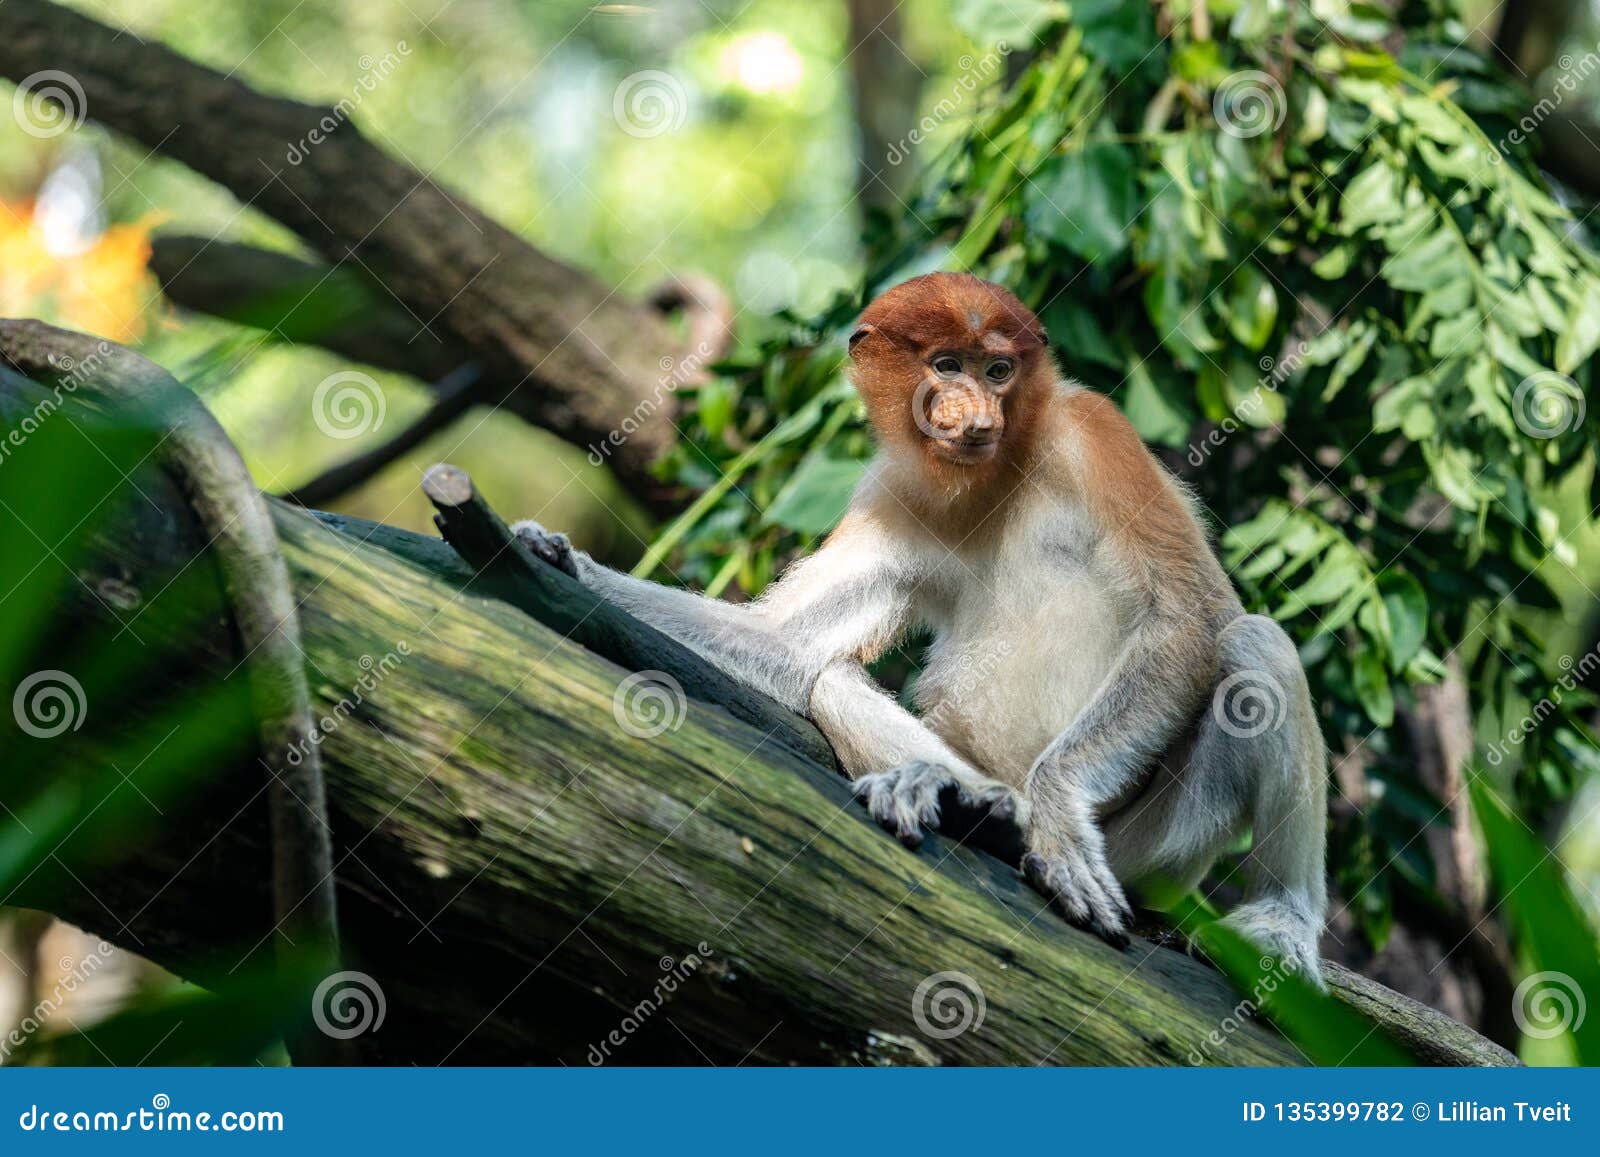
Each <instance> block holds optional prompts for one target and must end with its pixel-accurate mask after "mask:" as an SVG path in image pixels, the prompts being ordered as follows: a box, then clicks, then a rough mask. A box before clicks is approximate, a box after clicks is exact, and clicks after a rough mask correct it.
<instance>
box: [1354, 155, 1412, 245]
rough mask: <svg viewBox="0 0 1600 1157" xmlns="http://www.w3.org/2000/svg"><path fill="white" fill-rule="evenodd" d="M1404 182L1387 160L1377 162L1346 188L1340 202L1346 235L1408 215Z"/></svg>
mask: <svg viewBox="0 0 1600 1157" xmlns="http://www.w3.org/2000/svg"><path fill="white" fill-rule="evenodd" d="M1402 188H1403V182H1402V179H1401V176H1400V174H1399V173H1397V172H1396V171H1395V170H1394V169H1392V168H1390V167H1389V164H1388V162H1387V161H1375V162H1373V163H1372V164H1371V165H1369V166H1367V167H1366V168H1365V169H1363V170H1362V171H1361V172H1360V173H1358V174H1357V175H1356V178H1355V180H1353V181H1351V182H1350V184H1348V185H1347V186H1345V190H1344V195H1343V196H1342V197H1341V198H1340V199H1339V218H1340V219H1339V228H1340V230H1341V231H1342V232H1344V233H1345V234H1346V235H1349V234H1352V233H1355V232H1357V231H1359V230H1361V229H1364V228H1366V227H1368V226H1370V225H1382V224H1385V223H1387V222H1389V221H1394V220H1397V219H1398V218H1399V217H1400V216H1401V214H1402V213H1403V212H1404V207H1403V206H1402V204H1401V200H1400V193H1401V189H1402Z"/></svg>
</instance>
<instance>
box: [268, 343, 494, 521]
mask: <svg viewBox="0 0 1600 1157" xmlns="http://www.w3.org/2000/svg"><path fill="white" fill-rule="evenodd" d="M434 388H435V389H436V390H437V391H438V394H439V399H438V401H436V402H434V404H433V405H432V406H431V407H429V408H428V410H427V412H425V413H423V414H422V415H421V416H420V417H418V418H417V419H416V421H414V422H412V423H411V424H410V425H409V426H407V427H406V428H405V429H404V430H401V431H400V433H398V434H396V435H395V436H394V437H393V438H390V439H389V440H388V441H387V442H384V443H383V444H381V445H379V446H375V447H373V448H372V449H371V450H368V451H367V452H366V453H365V454H358V455H356V456H355V457H354V458H351V459H349V460H348V461H346V462H341V463H339V464H338V465H337V466H333V467H331V468H329V469H328V470H325V471H323V472H322V473H321V474H319V475H317V476H316V477H315V478H313V479H312V480H311V481H310V482H307V483H306V484H305V485H304V486H297V487H295V488H294V489H293V490H291V491H289V492H288V493H287V494H284V495H283V496H282V498H283V500H284V501H285V502H292V503H294V505H296V506H325V505H327V504H328V503H330V502H332V501H333V500H334V499H336V498H338V497H339V496H340V495H342V494H345V493H347V492H349V491H351V490H353V489H355V488H356V487H357V486H359V485H361V484H362V483H363V482H365V481H366V480H367V479H369V478H371V477H372V476H373V475H374V474H376V473H377V472H378V471H380V470H382V469H383V468H384V467H385V466H387V465H389V463H391V462H393V461H394V460H395V459H397V458H399V457H400V456H401V455H402V454H404V453H405V452H406V451H407V450H411V449H413V448H415V447H417V446H420V445H421V444H422V443H423V442H425V441H427V440H428V438H430V437H431V436H433V435H434V434H435V433H437V432H438V431H440V430H442V429H444V428H445V427H446V426H448V425H449V424H450V423H451V422H454V421H455V420H456V419H457V418H459V417H460V416H461V415H462V414H463V413H465V412H466V411H467V410H469V409H470V408H471V407H472V406H473V405H474V404H475V403H476V402H477V401H479V399H480V396H481V390H480V388H479V383H478V370H477V367H476V366H474V365H471V364H468V365H465V366H462V367H461V368H460V369H458V370H455V371H453V372H452V373H451V374H450V375H449V376H448V377H446V378H445V379H444V380H443V381H440V382H438V383H437V384H436V385H435V387H434Z"/></svg>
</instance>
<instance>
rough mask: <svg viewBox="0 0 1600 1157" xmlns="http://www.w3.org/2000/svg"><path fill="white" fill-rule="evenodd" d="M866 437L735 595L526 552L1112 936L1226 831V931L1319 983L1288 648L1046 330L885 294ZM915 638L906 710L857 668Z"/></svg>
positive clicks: (910, 827) (1189, 881)
mask: <svg viewBox="0 0 1600 1157" xmlns="http://www.w3.org/2000/svg"><path fill="white" fill-rule="evenodd" d="M850 360H851V373H852V378H853V380H854V382H855V385H856V388H857V390H858V391H859V392H860V394H861V397H862V399H863V401H864V402H865V403H866V407H867V412H868V414H869V416H870V418H871V421H872V425H873V427H874V429H875V431H876V433H877V437H878V440H879V444H880V449H879V453H878V455H877V457H876V458H875V459H874V460H873V462H872V464H871V466H870V468H869V469H868V470H867V473H866V475H865V477H864V478H863V480H862V482H861V484H860V486H859V488H858V489H857V491H856V493H855V496H854V498H853V500H852V502H851V505H850V508H849V511H848V512H847V513H846V515H845V517H844V519H843V521H842V522H841V523H840V525H839V527H838V529H836V530H835V531H834V532H833V534H832V535H830V536H829V538H828V540H827V542H826V543H825V544H824V545H823V546H822V548H821V549H820V550H818V551H817V552H816V553H815V554H813V555H812V556H811V557H809V558H805V559H802V560H800V561H799V562H796V563H795V564H794V565H793V566H791V567H790V568H789V569H788V571H787V572H786V573H785V574H784V575H783V577H782V579H781V580H780V581H778V582H777V583H775V584H774V585H773V586H772V587H771V588H770V589H769V590H768V591H767V592H766V593H765V594H763V595H762V597H761V598H760V599H758V600H757V601H755V602H753V603H749V604H745V605H734V604H730V603H725V602H721V601H718V600H714V599H707V598H704V597H702V596H699V595H696V594H692V593H690V592H688V591H685V590H678V589H673V588H669V587H665V586H661V585H659V584H656V583H651V582H647V581H642V580H638V579H634V578H631V577H629V576H626V575H623V574H619V573H617V572H615V571H612V570H609V569H607V568H606V567H603V566H601V565H599V564H597V563H595V562H594V561H593V560H592V559H590V558H589V557H588V556H587V555H585V554H583V553H581V552H578V551H574V550H572V549H571V548H570V547H569V546H568V544H567V542H566V539H565V538H564V537H563V536H561V535H553V534H549V533H548V532H546V531H544V530H543V529H542V528H540V527H539V526H538V525H537V524H533V523H524V524H522V525H521V526H520V527H519V533H520V534H522V535H523V537H524V538H525V539H526V540H527V541H528V542H529V543H530V544H531V545H532V546H533V547H534V548H535V550H536V551H537V552H538V553H539V554H540V555H541V556H542V557H544V558H545V559H546V560H547V561H549V562H551V563H553V564H554V565H557V566H560V567H562V568H563V569H565V570H567V571H568V573H571V574H574V575H575V576H576V577H577V578H578V579H579V580H580V581H582V582H583V583H584V584H585V585H586V586H589V587H591V588H592V589H594V590H595V591H597V592H598V593H600V594H601V595H603V596H604V597H605V598H607V599H610V600H612V601H613V602H616V603H618V604H619V605H621V606H623V607H625V608H627V609H628V610H629V611H631V612H632V613H634V614H635V615H638V616H639V617H640V618H642V619H645V620H646V621H648V622H651V623H653V624H655V625H656V626H657V627H659V628H661V629H662V630H664V631H666V632H668V633H670V634H671V635H672V636H673V637H675V638H677V639H680V640H682V641H683V642H684V643H685V644H686V645H687V646H689V647H690V648H692V649H693V650H695V651H696V652H698V653H699V654H701V655H703V656H704V657H705V658H706V659H708V660H710V661H711V662H713V663H715V664H717V665H718V666H720V667H722V668H723V669H724V670H726V671H727V672H728V673H729V674H731V675H733V676H734V677H736V678H738V679H741V680H743V681H744V682H746V683H749V684H751V685H752V686H754V687H757V688H759V689H761V690H762V691H765V692H766V693H767V694H769V695H771V696H773V697H774V698H776V699H778V700H779V701H781V702H782V703H784V704H786V705H787V706H789V707H790V708H792V709H794V710H796V711H799V712H802V713H804V714H806V715H808V716H810V717H811V718H812V719H813V720H814V721H815V722H816V724H817V726H818V727H820V728H821V729H822V731H823V733H824V734H826V735H827V737H828V738H829V740H830V741H832V743H833V745H834V748H835V749H836V750H837V752H838V754H839V757H840V760H841V762H842V763H843V765H844V767H845V769H846V770H847V772H848V774H849V775H850V776H851V778H852V779H853V780H854V781H855V788H856V794H857V796H858V797H859V798H860V799H861V800H863V801H864V802H865V803H866V805H867V807H868V809H869V810H870V811H871V813H872V815H873V816H874V817H875V818H876V819H877V820H878V822H879V823H880V824H882V825H883V826H884V827H885V828H887V829H888V830H889V831H891V832H893V833H894V834H895V835H897V836H898V837H899V838H900V839H901V840H903V841H905V842H906V843H908V844H912V845H915V844H916V843H917V842H919V841H920V840H921V838H922V835H923V832H924V831H925V830H927V829H937V828H938V826H939V822H940V796H941V793H944V795H945V799H946V800H947V801H949V800H952V799H955V800H958V801H959V802H960V804H961V805H962V806H963V807H965V808H968V809H973V808H978V809H982V808H987V809H988V811H989V814H992V815H995V816H998V817H1000V818H1003V819H1004V818H1008V819H1012V820H1014V821H1015V822H1016V823H1017V824H1019V825H1020V826H1021V828H1022V830H1023V833H1024V836H1025V839H1026V842H1027V847H1028V851H1027V854H1026V855H1025V856H1024V858H1023V861H1022V867H1023V873H1024V875H1025V876H1026V877H1027V879H1028V880H1029V882H1030V883H1032V884H1033V885H1034V886H1035V887H1036V888H1038V889H1039V890H1040V891H1041V892H1042V893H1043V894H1044V895H1046V896H1048V897H1049V898H1050V899H1051V900H1052V901H1054V903H1055V904H1056V906H1057V907H1058V908H1059V909H1060V911H1061V912H1062V914H1063V915H1065V916H1066V918H1067V919H1068V920H1070V921H1072V922H1074V923H1076V924H1079V925H1081V926H1083V927H1086V928H1088V929H1091V930H1093V931H1094V932H1097V933H1098V934H1099V935H1101V936H1102V937H1104V938H1105V939H1106V940H1108V941H1110V942H1112V943H1114V944H1123V943H1126V939H1127V932H1126V930H1127V927H1128V924H1129V921H1130V918H1131V910H1130V908H1129V905H1128V901H1127V898H1126V894H1125V891H1124V890H1125V889H1133V890H1135V891H1139V890H1141V889H1150V888H1153V887H1154V886H1155V885H1156V884H1157V883H1160V884H1163V885H1166V886H1169V887H1171V886H1176V887H1180V888H1187V887H1192V886H1193V885H1194V884H1195V883H1196V882H1198V880H1199V879H1200V877H1201V876H1202V875H1203V874H1204V873H1205V871H1206V870H1207V868H1209V867H1210V865H1211V864H1212V862H1213V861H1214V860H1215V859H1216V857H1217V856H1218V855H1219V853H1221V852H1222V851H1223V849H1224V848H1226V847H1227V846H1228V845H1229V843H1230V842H1231V841H1233V840H1234V839H1235V838H1236V837H1237V836H1239V835H1240V834H1241V833H1242V832H1243V831H1244V830H1245V829H1246V828H1247V827H1248V828H1253V836H1254V843H1253V848H1252V852H1251V857H1250V859H1251V869H1252V870H1251V873H1250V883H1249V887H1248V892H1247V895H1246V897H1245V901H1244V903H1242V904H1241V905H1240V906H1239V907H1238V908H1237V909H1236V910H1235V911H1234V912H1233V913H1232V914H1231V915H1230V916H1229V918H1228V919H1229V922H1230V923H1231V924H1232V925H1233V926H1234V927H1235V928H1236V929H1237V930H1238V931H1240V932H1242V933H1244V934H1245V935H1247V936H1249V937H1251V938H1252V939H1254V940H1255V941H1257V942H1258V943H1259V944H1261V945H1262V946H1263V947H1265V948H1267V949H1269V950H1271V951H1273V952H1275V953H1277V954H1279V955H1280V956H1281V957H1282V958H1283V959H1284V960H1285V962H1286V963H1287V964H1288V965H1289V966H1290V967H1293V968H1295V969H1297V970H1299V971H1300V972H1301V973H1302V974H1303V975H1306V976H1309V977H1310V978H1312V979H1314V980H1317V979H1320V969H1319V957H1318V953H1317V941H1318V937H1319V935H1320V933H1321V930H1322V924H1323V918H1324V911H1325V908H1326V902H1327V901H1326V890H1325V886H1324V879H1323V874H1324V864H1323V857H1324V843H1325V830H1324V829H1325V812H1326V793H1327V785H1326V752H1325V750H1324V746H1323V741H1322V736H1321V733H1320V731H1319V729H1318V726H1317V719H1316V714H1315V711H1314V709H1313V707H1312V704H1311V697H1310V693H1309V691H1308V689H1307V685H1306V678H1305V673H1304V670H1303V669H1302V667H1301V664H1300V659H1299V655H1298V654H1297V652H1296V650H1295V647H1294V645H1293V643H1292V642H1291V641H1290V639H1289V637H1288V636H1287V635H1286V634H1285V633H1284V631H1283V629H1282V628H1281V627H1279V626H1278V624H1277V623H1275V622H1273V621H1272V620H1271V619H1268V618H1265V617H1262V616H1260V615H1247V614H1245V613H1244V609H1243V607H1242V606H1241V604H1240V602H1239V598H1238V596H1237V595H1236V594H1235V592H1234V590H1233V588H1232V587H1231V586H1230V585H1229V582H1228V579H1227V577H1226V575H1224V573H1223V571H1222V568H1221V566H1220V565H1219V564H1218V562H1217V560H1216V558H1215V557H1214V555H1213V554H1212V552H1211V549H1210V546H1209V544H1208V543H1207V540H1206V536H1205V533H1204V531H1203V530H1202V528H1201V525H1200V522H1199V520H1198V519H1197V517H1196V515H1195V512H1194V510H1193V508H1192V506H1191V502H1190V499H1189V497H1188V495H1187V494H1186V493H1185V491H1184V489H1183V488H1182V486H1181V485H1180V484H1179V483H1178V482H1177V480H1176V479H1174V478H1173V477H1172V476H1171V475H1170V474H1168V473H1167V471H1166V470H1164V469H1163V468H1162V466H1161V465H1160V464H1159V463H1158V462H1157V461H1156V460H1155V458H1154V457H1152V455H1151V454H1150V452H1149V451H1148V450H1147V449H1146V448H1145V446H1144V444H1143V443H1142V442H1141V441H1140V439H1139V437H1138V435H1137V434H1136V433H1135V432H1134V429H1133V427H1132V426H1131V425H1130V424H1129V422H1128V421H1127V419H1126V418H1124V417H1123V416H1122V414H1121V413H1120V412H1119V411H1118V409H1117V408H1116V406H1115V405H1113V404H1112V403H1111V402H1110V401H1109V400H1108V399H1107V398H1105V397H1103V396H1102V395H1099V394H1096V393H1094V392H1092V391H1090V390H1087V389H1085V388H1083V387H1082V386H1079V385H1077V384H1076V383H1074V382H1071V381H1069V380H1065V379H1063V378H1062V376H1061V374H1060V372H1059V371H1058V370H1057V368H1056V365H1055V362H1054V360H1053V359H1052V357H1051V354H1050V350H1049V347H1048V340H1047V338H1046V335H1045V331H1044V328H1043V327H1042V326H1041V325H1040V324H1039V321H1038V319H1037V318H1035V317H1034V315H1033V314H1032V313H1031V312H1030V311H1029V310H1028V309H1027V308H1026V307H1025V306H1024V305H1023V304H1022V303H1021V302H1020V301H1018V300H1017V299H1016V298H1015V297H1014V296H1012V295H1011V293H1009V292H1008V291H1007V290H1005V289H1003V288H1001V287H1000V286H997V285H992V284H990V283H988V282H984V281H980V280H979V279H977V278H975V277H971V276H968V275H965V274H943V273H936V274H930V275H928V276H925V277H917V278H914V279H912V280H910V281H907V282H905V283H903V284H901V285H898V286H896V287H895V288H893V289H890V290H889V291H888V292H886V293H884V294H883V295H882V296H881V297H879V298H878V299H877V300H876V301H874V302H872V304H871V305H869V306H868V307H867V309H866V311H865V312H864V313H863V314H862V315H861V319H860V322H859V324H858V326H857V328H856V329H855V331H854V333H853V334H852V335H851V338H850ZM913 625H922V626H925V627H927V628H929V629H931V630H932V632H933V635H934V642H933V645H932V647H931V648H930V649H929V651H928V657H927V665H926V668H925V670H924V671H923V673H922V676H921V678H920V679H919V680H918V681H917V686H916V699H917V705H918V707H919V708H920V711H921V718H920V719H919V718H918V717H917V716H916V715H913V714H912V713H911V712H910V711H907V710H906V709H905V708H903V707H902V706H900V704H899V703H898V702H896V700H895V699H894V698H893V697H892V696H890V695H888V694H886V693H885V692H884V691H883V690H881V689H880V688H878V687H877V686H876V685H875V684H874V683H873V681H872V680H871V679H870V678H869V677H868V675H867V673H866V670H865V669H864V664H866V663H869V662H871V661H872V660H873V659H874V658H876V657H877V656H878V655H880V654H881V653H883V651H884V650H885V649H886V648H888V647H889V646H891V645H892V644H893V643H894V642H895V640H896V639H897V638H899V637H900V636H901V635H902V634H903V633H904V632H905V631H906V630H907V629H908V628H910V627H911V626H913Z"/></svg>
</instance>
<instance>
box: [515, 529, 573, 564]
mask: <svg viewBox="0 0 1600 1157" xmlns="http://www.w3.org/2000/svg"><path fill="white" fill-rule="evenodd" d="M511 531H512V533H513V534H515V535H516V536H517V537H518V538H519V539H521V540H522V542H523V545H525V546H526V547H527V548H528V549H529V550H531V551H533V553H534V554H536V555H537V556H538V557H539V558H541V559H543V560H544V561H545V562H547V563H549V564H550V565H551V566H553V567H555V568H556V569H557V570H558V571H561V572H562V573H563V574H568V575H571V576H572V577H573V578H577V577H578V564H577V563H575V562H573V561H572V543H570V542H568V541H567V536H566V535H564V534H557V533H555V532H554V531H550V530H546V529H545V528H544V527H542V526H540V525H539V524H538V523H537V522H535V521H533V519H531V518H529V519H526V520H524V521H522V522H519V523H516V524H515V525H513V526H512V528H511Z"/></svg>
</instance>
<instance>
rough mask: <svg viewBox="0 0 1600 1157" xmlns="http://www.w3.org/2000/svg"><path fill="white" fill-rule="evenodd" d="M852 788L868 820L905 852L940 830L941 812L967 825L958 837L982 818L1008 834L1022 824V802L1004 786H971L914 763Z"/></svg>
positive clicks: (1024, 805)
mask: <svg viewBox="0 0 1600 1157" xmlns="http://www.w3.org/2000/svg"><path fill="white" fill-rule="evenodd" d="M854 788H855V793H856V798H857V799H858V800H860V801H861V802H862V803H864V804H866V805H867V810H868V811H869V812H871V813H872V818H873V819H875V820H877V821H878V823H879V825H880V826H882V827H883V828H884V830H886V831H887V832H889V833H890V834H891V835H893V836H894V837H895V838H896V839H898V840H899V841H900V842H901V843H902V844H904V845H905V846H906V847H908V848H915V847H918V846H919V845H920V844H921V843H922V841H923V838H924V837H925V836H926V835H927V833H928V832H930V831H939V830H941V828H942V827H943V825H942V824H941V816H942V815H944V814H945V813H947V812H952V813H953V812H960V813H961V814H962V815H963V816H965V817H966V819H967V820H968V821H970V822H967V823H965V824H962V825H960V826H961V828H962V830H961V831H959V832H957V833H956V834H957V835H958V836H964V835H966V834H967V832H969V831H971V830H972V828H973V826H974V824H976V823H977V822H978V821H979V820H982V819H986V818H987V819H992V820H993V821H995V823H996V824H999V825H1002V826H1004V827H1005V828H1007V829H1008V830H1016V829H1019V828H1022V827H1025V826H1026V825H1027V822H1028V801H1027V800H1025V799H1023V798H1022V796H1020V795H1018V794H1017V793H1016V792H1015V791H1013V790H1012V789H1011V788H1009V787H1007V786H1006V785H1005V784H1003V783H995V782H993V781H987V780H986V781H981V782H977V783H974V782H972V781H971V780H969V779H966V778H959V777H957V776H956V774H955V773H954V772H952V771H951V770H950V769H949V768H947V767H942V766H940V765H939V764H937V763H927V762H924V761H920V760H919V761H916V762H913V763H906V764H902V765H901V766H899V767H897V768H894V769H893V770H891V771H880V772H875V773H874V774H872V775H864V776H862V777H861V778H860V779H858V780H856V781H855V785H854ZM946 818H949V819H954V816H953V815H952V816H948V817H946Z"/></svg>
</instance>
